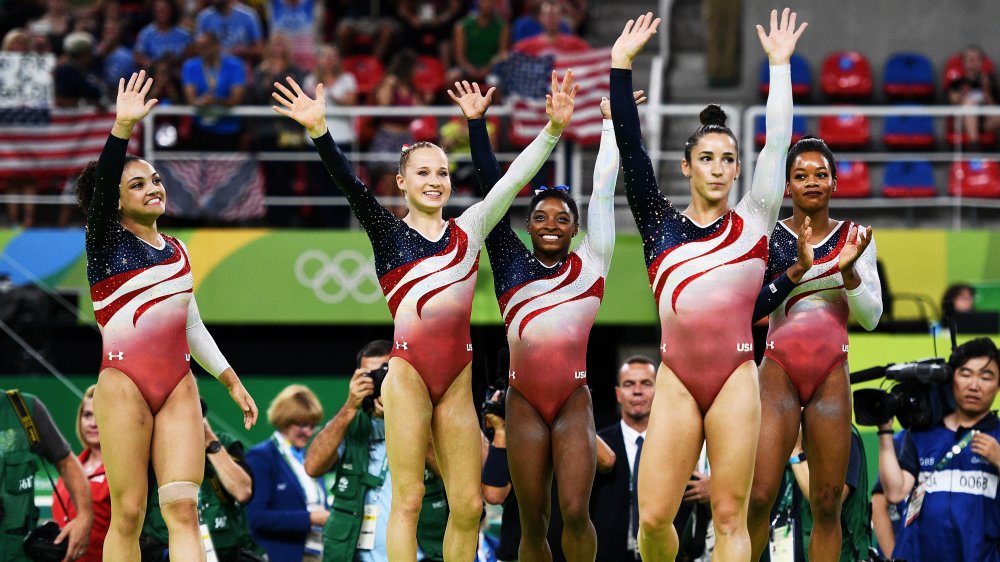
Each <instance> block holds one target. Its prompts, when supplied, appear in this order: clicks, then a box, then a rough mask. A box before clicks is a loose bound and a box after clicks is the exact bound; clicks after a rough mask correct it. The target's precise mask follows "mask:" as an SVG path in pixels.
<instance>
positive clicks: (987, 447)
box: [878, 338, 1000, 562]
mask: <svg viewBox="0 0 1000 562" xmlns="http://www.w3.org/2000/svg"><path fill="white" fill-rule="evenodd" d="M949 366H950V367H951V369H952V371H953V374H952V376H951V378H950V383H951V391H952V392H951V393H952V396H953V398H954V404H953V407H954V411H952V412H951V413H949V414H947V415H945V416H944V417H943V419H941V421H939V422H937V423H934V424H933V425H931V426H929V427H926V428H922V429H915V428H911V429H908V430H905V434H904V436H903V437H902V444H901V447H900V451H899V455H898V458H897V454H896V451H895V449H894V447H893V432H892V421H891V420H890V421H889V422H887V423H883V424H881V425H879V431H878V433H879V476H880V477H881V479H882V486H883V488H884V490H885V497H886V500H888V501H889V502H891V503H898V502H900V501H903V500H909V501H908V507H907V510H906V512H905V513H904V514H903V520H904V523H903V525H902V526H901V527H900V530H899V535H898V536H897V537H896V547H895V550H894V551H893V553H892V557H893V558H896V559H905V560H911V561H920V560H949V561H954V562H1000V503H998V502H997V483H998V480H1000V478H998V475H1000V443H998V438H1000V423H998V419H997V415H996V413H994V412H991V411H990V408H991V407H992V404H993V400H994V399H995V398H996V396H997V391H998V389H1000V381H998V376H1000V373H998V356H997V347H996V345H995V344H994V343H993V342H992V341H990V340H989V339H987V338H979V339H975V340H971V341H969V342H966V343H964V344H962V345H960V346H958V347H957V348H956V349H955V351H954V353H953V354H952V356H951V359H950V361H949Z"/></svg>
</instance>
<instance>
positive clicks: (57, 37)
mask: <svg viewBox="0 0 1000 562" xmlns="http://www.w3.org/2000/svg"><path fill="white" fill-rule="evenodd" d="M45 4H46V10H45V13H44V14H43V15H42V17H40V18H38V19H36V20H35V21H32V22H30V23H29V24H28V26H27V27H28V31H30V32H31V33H33V34H35V35H40V36H43V37H45V39H46V41H47V42H48V44H49V49H50V50H52V51H55V52H56V53H57V54H61V53H62V49H63V47H64V42H63V39H64V38H65V37H66V35H68V34H69V33H70V32H71V31H73V20H74V18H73V13H72V12H71V11H70V10H69V8H68V7H67V6H66V0H48V1H47V2H46V3H45Z"/></svg>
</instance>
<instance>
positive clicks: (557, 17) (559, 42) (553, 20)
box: [514, 1, 590, 57]
mask: <svg viewBox="0 0 1000 562" xmlns="http://www.w3.org/2000/svg"><path fill="white" fill-rule="evenodd" d="M538 19H539V21H540V22H541V23H542V30H543V31H542V34H541V35H536V36H534V37H529V38H528V39H522V40H520V41H518V42H517V43H515V44H514V50H515V51H518V52H520V53H524V54H526V55H531V56H535V57H538V56H544V55H554V54H557V53H560V54H566V53H580V52H584V51H589V50H590V45H589V44H587V42H586V41H584V40H583V39H580V38H579V37H577V36H575V35H570V34H568V33H563V32H561V31H560V30H559V22H560V21H561V20H562V4H560V3H559V2H554V1H547V2H543V3H542V6H541V9H540V10H539V13H538Z"/></svg>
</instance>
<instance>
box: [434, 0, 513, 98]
mask: <svg viewBox="0 0 1000 562" xmlns="http://www.w3.org/2000/svg"><path fill="white" fill-rule="evenodd" d="M496 5H497V0H479V10H478V11H476V12H474V13H471V14H469V15H468V16H466V17H465V18H464V19H462V20H461V21H459V22H458V23H456V24H455V31H454V42H455V68H454V69H453V70H452V71H451V72H450V73H449V76H448V79H447V81H448V82H449V83H450V82H454V81H455V80H462V79H464V80H472V81H476V82H482V81H484V80H486V76H487V75H488V74H489V73H490V68H491V67H492V66H493V64H494V63H495V62H497V61H498V60H500V59H502V58H503V57H505V56H507V48H508V47H509V45H510V26H508V25H507V22H506V21H504V20H503V18H502V17H501V16H500V14H499V13H497V10H496Z"/></svg>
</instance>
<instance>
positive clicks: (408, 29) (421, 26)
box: [397, 0, 462, 68]
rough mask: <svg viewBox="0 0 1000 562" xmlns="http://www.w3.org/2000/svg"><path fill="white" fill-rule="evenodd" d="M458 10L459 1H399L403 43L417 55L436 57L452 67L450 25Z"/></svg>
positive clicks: (458, 13)
mask: <svg viewBox="0 0 1000 562" xmlns="http://www.w3.org/2000/svg"><path fill="white" fill-rule="evenodd" d="M461 12H462V2H461V0H399V3H398V4H397V16H398V17H399V19H400V20H401V21H402V22H403V42H404V44H406V46H407V47H409V48H411V49H414V50H416V51H417V52H418V53H420V54H423V55H434V56H437V57H438V58H439V59H441V62H442V63H444V66H445V68H447V67H449V66H451V31H452V29H451V28H452V26H453V25H454V23H455V21H456V20H457V19H458V17H459V15H460V14H461Z"/></svg>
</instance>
